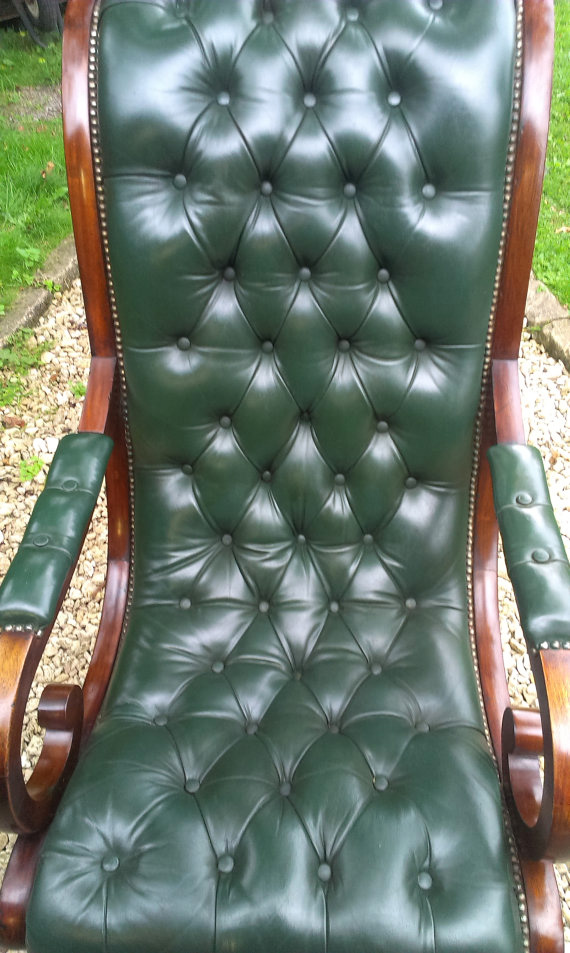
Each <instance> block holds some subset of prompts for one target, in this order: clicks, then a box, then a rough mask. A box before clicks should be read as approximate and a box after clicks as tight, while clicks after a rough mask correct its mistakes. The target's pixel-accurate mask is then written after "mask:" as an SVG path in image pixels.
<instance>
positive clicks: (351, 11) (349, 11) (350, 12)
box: [346, 7, 358, 22]
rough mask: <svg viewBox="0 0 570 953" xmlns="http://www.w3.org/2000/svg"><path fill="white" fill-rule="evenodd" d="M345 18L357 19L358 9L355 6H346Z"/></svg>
mask: <svg viewBox="0 0 570 953" xmlns="http://www.w3.org/2000/svg"><path fill="white" fill-rule="evenodd" d="M346 19H347V20H352V21H353V22H354V20H358V10H357V9H356V7H347V8H346Z"/></svg>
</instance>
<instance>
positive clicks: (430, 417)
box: [28, 0, 522, 953]
mask: <svg viewBox="0 0 570 953" xmlns="http://www.w3.org/2000/svg"><path fill="white" fill-rule="evenodd" d="M513 33H514V12H513V8H512V3H511V2H510V0H495V2H494V3H493V4H489V3H488V0H444V2H443V3H442V2H436V0H406V2H405V3H404V2H402V0H355V2H353V3H346V2H344V0H339V2H337V0H310V2H307V0H272V2H265V0H264V2H261V0H104V2H103V5H102V16H101V25H100V54H99V56H100V58H99V112H100V132H101V145H102V154H103V172H104V188H105V201H106V208H107V215H108V223H109V237H110V255H111V265H112V273H113V281H114V286H115V292H116V297H117V303H118V309H119V318H120V324H121V333H122V337H123V341H124V352H125V371H126V381H127V395H128V410H129V420H130V427H131V433H132V440H133V448H134V468H135V516H136V535H135V588H134V599H133V605H132V611H131V616H130V624H129V629H128V632H127V634H126V637H125V641H124V645H123V648H122V653H121V656H120V660H119V664H118V669H117V671H116V674H115V677H114V680H113V683H112V687H111V691H110V695H109V697H108V699H107V702H106V706H105V711H104V714H103V718H102V720H101V721H100V723H99V725H98V727H97V729H96V731H95V733H94V736H93V739H92V742H91V743H90V746H89V748H88V751H87V753H86V755H85V756H84V758H83V761H82V762H81V764H80V767H79V769H78V771H77V772H76V775H75V776H74V778H73V780H72V784H71V785H70V788H69V790H68V793H67V796H66V798H65V799H64V802H63V805H62V807H61V810H60V812H59V815H58V817H57V818H56V821H55V822H54V825H53V827H52V829H51V831H50V834H49V836H48V839H47V841H46V846H45V850H44V853H43V858H42V861H41V864H40V870H39V875H38V878H37V881H36V887H35V891H34V895H33V898H32V903H31V907H30V915H29V930H28V934H29V935H28V940H29V945H30V949H31V950H33V951H37V953H47V951H52V950H53V951H55V950H57V951H58V953H66V951H70V953H71V951H73V953H87V951H92V950H93V951H96V950H97V951H105V953H106V951H109V953H110V951H113V953H114V951H117V953H118V951H120V953H134V951H136V953H144V951H157V950H159V949H160V950H161V951H165V953H166V951H168V953H207V951H208V953H209V951H225V950H228V951H229V950H232V951H236V953H257V951H259V953H269V951H270V950H271V951H283V953H299V951H307V953H308V951H311V953H313V951H327V953H333V951H335V953H336V951H338V953H341V951H342V953H346V950H347V949H349V948H354V949H355V950H356V951H357V953H365V951H372V950H379V951H380V950H382V951H385V953H392V951H393V953H402V951H406V953H412V951H416V950H418V951H420V950H421V951H424V950H425V951H432V950H437V951H438V953H439V951H441V953H444V951H449V953H459V951H477V953H481V951H488V953H503V951H504V953H513V951H518V950H521V949H522V937H521V930H520V923H519V921H518V915H517V908H516V897H515V894H514V889H513V881H512V873H511V870H510V864H509V858H508V850H507V848H506V843H505V835H504V831H503V825H502V818H501V804H500V796H499V791H498V783H497V778H496V774H495V769H494V766H493V763H492V760H491V758H490V755H489V751H488V748H487V744H486V741H485V737H484V733H483V729H482V722H481V714H480V711H479V705H478V700H477V692H476V685H475V678H474V674H473V664H472V659H471V653H470V646H469V636H468V629H467V609H466V580H465V554H466V536H467V522H468V489H469V481H470V473H471V448H472V440H473V427H474V420H475V415H476V410H477V406H478V401H479V391H480V384H481V373H482V364H483V356H484V347H485V339H486V334H487V325H488V320H489V312H490V307H491V296H492V287H493V280H494V273H495V269H496V261H497V254H498V246H499V236H500V229H501V216H502V202H503V186H504V169H505V157H506V149H507V140H508V133H509V127H510V110H511V105H510V104H511V92H510V90H511V84H512V63H513ZM54 881H55V883H56V884H57V886H58V888H59V889H57V890H56V889H55V888H54Z"/></svg>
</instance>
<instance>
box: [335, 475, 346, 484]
mask: <svg viewBox="0 0 570 953" xmlns="http://www.w3.org/2000/svg"><path fill="white" fill-rule="evenodd" d="M334 482H335V483H336V485H337V486H344V484H345V483H346V477H345V475H344V473H336V474H335V478H334Z"/></svg>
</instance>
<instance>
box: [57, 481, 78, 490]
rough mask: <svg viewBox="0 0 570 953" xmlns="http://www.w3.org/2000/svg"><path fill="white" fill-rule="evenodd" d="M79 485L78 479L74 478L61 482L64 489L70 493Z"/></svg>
mask: <svg viewBox="0 0 570 953" xmlns="http://www.w3.org/2000/svg"><path fill="white" fill-rule="evenodd" d="M78 486H79V484H78V482H77V480H73V479H69V480H64V481H63V483H62V484H61V488H62V490H66V491H67V492H68V493H70V492H71V491H72V490H76V489H77V487H78Z"/></svg>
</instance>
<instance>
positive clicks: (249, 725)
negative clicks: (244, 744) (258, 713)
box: [245, 721, 259, 735]
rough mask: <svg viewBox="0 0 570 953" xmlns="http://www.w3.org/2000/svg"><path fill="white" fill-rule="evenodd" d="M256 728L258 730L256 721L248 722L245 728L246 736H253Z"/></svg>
mask: <svg viewBox="0 0 570 953" xmlns="http://www.w3.org/2000/svg"><path fill="white" fill-rule="evenodd" d="M258 728H259V725H258V724H257V722H256V721H248V723H247V725H246V726H245V731H246V734H248V735H254V734H255V733H256V731H257V730H258Z"/></svg>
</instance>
